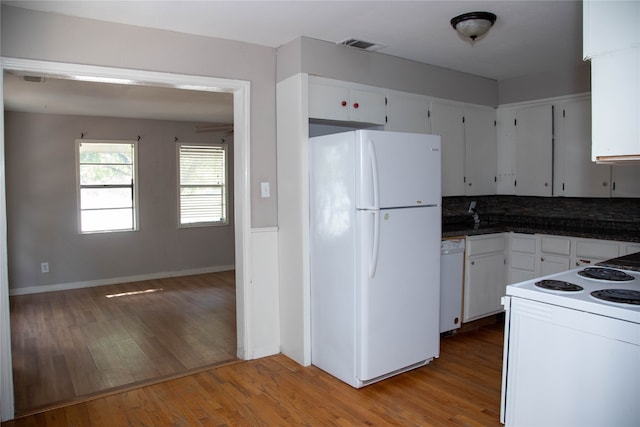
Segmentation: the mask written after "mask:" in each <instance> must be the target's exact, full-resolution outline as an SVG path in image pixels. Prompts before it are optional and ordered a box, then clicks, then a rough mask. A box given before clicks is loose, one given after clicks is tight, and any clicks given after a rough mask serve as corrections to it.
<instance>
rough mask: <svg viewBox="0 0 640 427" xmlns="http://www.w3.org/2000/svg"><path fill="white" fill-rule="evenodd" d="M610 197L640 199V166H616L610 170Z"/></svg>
mask: <svg viewBox="0 0 640 427" xmlns="http://www.w3.org/2000/svg"><path fill="white" fill-rule="evenodd" d="M611 182H612V184H611V195H612V196H614V197H640V165H639V164H628V165H616V166H613V167H612V168H611Z"/></svg>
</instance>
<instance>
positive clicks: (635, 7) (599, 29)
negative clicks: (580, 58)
mask: <svg viewBox="0 0 640 427" xmlns="http://www.w3.org/2000/svg"><path fill="white" fill-rule="evenodd" d="M638 17H640V2H637V1H601V0H597V1H593V0H586V1H584V2H583V18H584V22H583V33H584V34H583V54H584V57H585V58H591V57H592V56H594V55H600V54H603V53H608V52H613V51H615V50H619V49H624V48H627V47H632V46H637V45H638V44H640V26H638Z"/></svg>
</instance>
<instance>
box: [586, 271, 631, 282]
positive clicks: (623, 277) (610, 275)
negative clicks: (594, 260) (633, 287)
mask: <svg viewBox="0 0 640 427" xmlns="http://www.w3.org/2000/svg"><path fill="white" fill-rule="evenodd" d="M578 274H579V275H580V276H582V277H586V278H588V279H598V280H607V281H610V282H628V281H631V280H634V279H635V277H633V276H631V275H629V274H627V273H625V272H624V271H620V270H614V269H612V268H602V267H587V268H585V269H584V270H582V271H578Z"/></svg>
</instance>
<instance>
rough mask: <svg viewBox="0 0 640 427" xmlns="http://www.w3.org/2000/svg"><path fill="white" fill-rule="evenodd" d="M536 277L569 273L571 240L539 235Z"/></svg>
mask: <svg viewBox="0 0 640 427" xmlns="http://www.w3.org/2000/svg"><path fill="white" fill-rule="evenodd" d="M538 239H539V242H540V244H539V245H538V247H539V250H538V260H539V262H538V264H537V266H536V273H537V274H536V276H537V277H540V276H547V275H549V274H554V273H559V272H561V271H567V270H569V269H570V268H571V238H569V237H563V236H548V235H544V234H539V235H538Z"/></svg>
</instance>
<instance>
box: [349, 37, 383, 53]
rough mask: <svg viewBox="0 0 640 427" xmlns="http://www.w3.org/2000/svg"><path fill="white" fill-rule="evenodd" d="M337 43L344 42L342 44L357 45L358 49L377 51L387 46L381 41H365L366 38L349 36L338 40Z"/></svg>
mask: <svg viewBox="0 0 640 427" xmlns="http://www.w3.org/2000/svg"><path fill="white" fill-rule="evenodd" d="M337 44H342V45H345V46H352V47H357V48H358V49H362V50H368V51H376V50H378V49H382V48H383V47H385V46H384V45H382V44H379V43H372V42H368V41H364V40H358V39H354V38H348V39H346V40H343V41H341V42H338V43H337Z"/></svg>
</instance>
